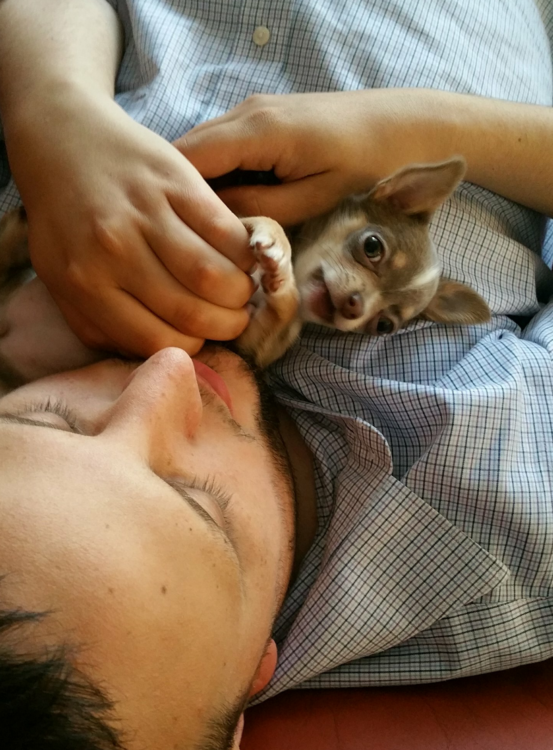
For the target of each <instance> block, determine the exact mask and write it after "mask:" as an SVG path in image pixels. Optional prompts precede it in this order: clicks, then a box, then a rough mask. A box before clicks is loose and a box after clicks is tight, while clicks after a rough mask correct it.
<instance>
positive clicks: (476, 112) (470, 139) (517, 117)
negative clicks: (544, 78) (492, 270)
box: [429, 92, 553, 216]
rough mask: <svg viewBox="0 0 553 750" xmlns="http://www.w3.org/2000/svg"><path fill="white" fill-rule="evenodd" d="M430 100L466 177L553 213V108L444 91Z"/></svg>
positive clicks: (525, 203) (512, 198) (441, 134)
mask: <svg viewBox="0 0 553 750" xmlns="http://www.w3.org/2000/svg"><path fill="white" fill-rule="evenodd" d="M429 99H430V100H432V99H434V101H435V102H436V122H437V123H438V126H437V132H436V134H435V135H436V139H437V141H438V142H439V141H440V139H441V138H443V140H444V143H445V144H446V145H447V149H446V151H447V152H448V153H451V152H452V151H456V152H457V153H460V154H463V155H464V156H465V157H466V159H467V165H468V171H467V175H466V178H465V179H467V180H468V181H469V182H474V183H475V184H477V185H481V186H482V187H485V188H487V189H489V190H492V191H494V192H496V193H499V194H500V195H504V196H506V197H507V198H510V199H511V200H514V201H517V202H518V203H522V204H523V205H525V206H529V207H530V208H533V209H535V210H537V211H540V212H541V213H544V214H547V215H548V216H553V109H552V108H551V107H547V106H540V105H533V104H518V103H515V102H508V101H500V100H494V99H486V98H483V97H477V96H468V95H467V96H465V95H462V94H448V93H444V92H435V93H432V92H430V94H429ZM438 109H439V111H438ZM440 129H441V133H440Z"/></svg>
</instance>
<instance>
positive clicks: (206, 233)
mask: <svg viewBox="0 0 553 750" xmlns="http://www.w3.org/2000/svg"><path fill="white" fill-rule="evenodd" d="M187 168H188V170H189V171H190V172H192V174H193V176H194V180H193V181H189V182H188V183H187V184H186V185H185V186H184V183H183V188H182V189H181V190H179V189H178V188H177V187H174V188H173V189H172V190H171V192H170V193H168V196H167V197H168V200H169V203H170V206H171V208H172V210H173V211H174V213H175V214H176V216H177V217H178V218H179V219H180V220H181V222H182V223H183V224H184V225H185V226H184V227H181V232H182V231H183V230H184V229H185V228H186V229H188V231H191V232H192V233H195V234H196V235H198V236H199V237H201V238H202V239H203V240H204V241H205V242H206V243H207V244H208V245H210V246H211V247H212V248H214V249H215V250H216V251H217V252H218V253H220V254H221V255H224V256H225V257H226V258H228V259H229V260H231V261H232V262H233V263H234V264H235V265H236V266H238V268H239V269H240V270H242V271H247V270H248V269H249V268H250V267H251V265H252V262H253V256H252V252H251V249H250V247H249V243H248V233H247V232H246V230H245V228H244V226H243V224H242V222H241V221H240V220H239V219H238V218H237V217H236V216H235V215H234V214H233V213H232V211H230V210H229V209H228V208H227V206H225V205H224V204H223V203H221V200H220V199H219V198H218V196H217V195H216V193H215V192H214V191H213V190H212V189H211V188H210V186H209V185H208V184H207V182H205V180H204V179H203V177H202V176H201V175H200V174H199V173H198V172H197V170H196V169H195V168H194V167H193V165H191V164H189V163H187ZM191 185H193V189H192V188H191ZM168 223H169V222H168ZM172 228H173V231H174V233H176V234H178V233H179V232H178V231H175V226H174V225H173V227H172Z"/></svg>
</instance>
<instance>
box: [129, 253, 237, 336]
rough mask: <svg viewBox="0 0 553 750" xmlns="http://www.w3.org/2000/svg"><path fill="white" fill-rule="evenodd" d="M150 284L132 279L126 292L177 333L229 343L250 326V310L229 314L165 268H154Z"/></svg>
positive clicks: (224, 308) (234, 311) (154, 266)
mask: <svg viewBox="0 0 553 750" xmlns="http://www.w3.org/2000/svg"><path fill="white" fill-rule="evenodd" d="M152 269H153V270H152V273H151V274H150V277H149V283H148V284H147V285H144V284H143V283H142V282H141V281H140V280H138V279H136V280H134V279H132V277H131V278H129V279H128V280H127V283H126V291H127V292H128V293H129V294H130V295H132V296H133V297H134V298H135V299H137V300H139V301H140V303H141V304H142V305H145V306H146V307H147V308H148V309H149V310H151V311H152V313H153V314H154V316H156V317H158V318H160V319H161V320H163V321H164V322H165V323H167V324H168V325H169V326H171V328H174V329H175V331H176V332H179V333H185V334H186V335H191V336H194V337H197V338H203V339H207V338H209V339H215V340H218V341H228V340H230V339H234V338H236V337H237V336H239V335H240V334H241V333H242V331H243V330H244V328H245V327H246V326H247V324H248V320H249V318H248V313H247V312H246V308H245V307H243V308H239V309H238V310H229V309H228V308H226V307H219V306H218V305H215V304H213V303H212V302H207V301H206V300H204V299H201V298H200V297H197V296H196V295H194V294H192V293H191V292H189V291H188V290H187V289H184V288H183V287H182V286H181V285H180V284H179V283H178V282H177V280H176V279H174V278H173V277H172V276H171V275H170V274H169V273H168V272H167V271H166V270H165V269H164V268H163V267H161V266H156V265H155V264H152Z"/></svg>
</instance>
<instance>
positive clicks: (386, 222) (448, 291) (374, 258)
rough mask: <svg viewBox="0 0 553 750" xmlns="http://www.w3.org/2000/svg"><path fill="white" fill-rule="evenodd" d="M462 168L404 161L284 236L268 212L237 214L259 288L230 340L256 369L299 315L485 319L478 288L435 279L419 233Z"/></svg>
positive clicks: (430, 247) (278, 352) (355, 326)
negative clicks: (265, 215) (250, 215)
mask: <svg viewBox="0 0 553 750" xmlns="http://www.w3.org/2000/svg"><path fill="white" fill-rule="evenodd" d="M465 168H466V165H465V161H464V159H462V158H461V157H454V158H452V159H449V160H447V161H444V162H440V163H437V164H413V165H409V166H407V167H404V168H403V169H400V170H399V171H397V172H395V173H394V174H393V175H391V176H390V177H387V178H386V179H384V180H382V181H380V182H379V183H378V184H377V185H375V187H374V188H373V189H372V190H371V191H370V192H369V193H367V194H365V195H358V196H351V197H349V198H346V200H344V201H343V202H342V203H341V204H340V205H339V206H338V207H337V208H336V209H334V210H333V211H330V212H328V213H327V214H325V215H324V216H321V217H318V218H316V219H313V220H311V221H307V222H306V223H305V224H302V225H301V226H300V227H297V228H295V229H294V230H292V231H291V232H290V233H289V238H288V237H286V235H285V234H284V232H283V230H282V229H281V227H280V226H279V225H278V224H276V223H275V222H274V221H272V220H270V219H267V218H263V217H257V218H250V219H244V223H245V225H246V227H247V228H248V230H249V231H250V236H251V242H252V247H253V248H254V252H255V254H256V257H257V260H258V264H259V270H258V273H259V276H260V279H259V280H260V287H259V289H258V291H257V292H256V294H255V295H254V297H253V299H252V305H253V308H254V309H253V314H252V318H251V322H250V325H249V326H248V328H247V329H246V331H245V332H244V333H243V334H242V335H241V336H240V337H239V338H238V339H237V345H238V348H239V349H241V350H242V351H243V352H246V353H248V354H249V355H251V356H253V358H254V359H255V360H256V362H257V363H258V365H260V366H261V367H266V366H267V365H268V364H270V363H271V362H273V361H274V360H275V359H277V358H278V357H280V356H282V354H284V352H285V351H286V350H287V349H288V348H289V347H290V346H291V345H292V344H293V342H294V341H295V339H296V338H297V336H298V334H299V332H300V330H301V327H302V325H303V324H304V323H307V322H311V323H318V324H320V325H324V326H328V327H330V328H337V329H339V330H341V331H351V332H357V333H369V334H371V335H373V336H379V335H383V334H390V333H393V332H395V331H397V330H398V329H399V328H402V327H403V326H405V325H406V324H407V323H408V322H409V321H411V320H413V319H414V318H424V319H427V320H433V321H436V322H439V323H449V324H463V325H468V324H473V323H483V322H485V321H487V320H489V318H490V310H489V307H488V305H487V304H486V302H485V301H484V299H482V297H481V296H480V295H479V294H477V293H476V292H475V291H474V290H473V289H471V288H470V287H468V286H466V285H465V284H461V283H459V282H456V281H452V280H449V279H445V278H443V277H441V275H440V263H439V260H438V256H437V253H436V248H435V247H434V244H433V243H432V240H431V237H430V234H429V224H430V220H431V218H432V214H433V213H434V211H435V210H436V209H437V208H438V207H439V206H440V205H441V204H442V203H443V202H444V201H445V200H446V199H447V198H448V197H449V196H450V195H451V193H452V192H453V191H454V190H455V188H456V187H457V185H458V184H459V182H460V181H461V179H462V178H463V175H464V174H465Z"/></svg>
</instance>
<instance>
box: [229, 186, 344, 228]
mask: <svg viewBox="0 0 553 750" xmlns="http://www.w3.org/2000/svg"><path fill="white" fill-rule="evenodd" d="M218 196H219V198H221V200H222V201H223V202H224V203H225V204H226V205H227V206H228V207H229V208H230V210H231V211H233V212H234V213H236V214H238V216H269V217H270V218H271V219H274V220H275V221H278V222H279V224H282V225H284V226H291V225H293V224H299V223H300V222H302V221H306V220H307V219H311V218H313V217H314V216H319V215H320V214H322V213H324V212H325V211H328V210H329V209H330V208H332V207H333V206H334V205H335V204H336V203H337V201H338V200H339V199H340V197H341V196H340V195H338V194H337V191H336V190H329V187H328V178H326V179H325V175H316V176H314V177H308V178H304V179H302V180H294V181H292V182H285V183H282V184H280V185H243V186H240V187H231V188H225V189H224V190H221V191H220V192H219V193H218Z"/></svg>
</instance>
